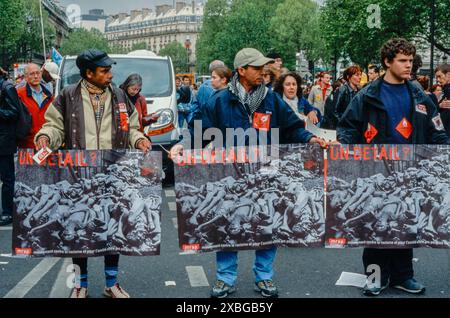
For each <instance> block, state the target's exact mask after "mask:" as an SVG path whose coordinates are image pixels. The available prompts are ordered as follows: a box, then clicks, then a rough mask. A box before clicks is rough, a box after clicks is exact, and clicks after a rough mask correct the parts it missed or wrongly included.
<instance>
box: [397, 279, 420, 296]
mask: <svg viewBox="0 0 450 318" xmlns="http://www.w3.org/2000/svg"><path fill="white" fill-rule="evenodd" d="M392 287H393V288H396V289H400V290H403V291H405V292H407V293H410V294H422V293H423V292H425V286H424V285H422V284H421V283H419V282H418V281H416V280H415V279H414V278H410V279H407V280H405V281H404V282H403V283H401V284H397V285H394V286H392Z"/></svg>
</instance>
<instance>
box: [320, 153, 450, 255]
mask: <svg viewBox="0 0 450 318" xmlns="http://www.w3.org/2000/svg"><path fill="white" fill-rule="evenodd" d="M327 178H328V181H327V231H326V232H327V233H326V243H327V246H329V247H343V246H353V247H357V246H366V247H388V248H396V247H397V248H405V247H447V248H448V247H450V148H449V147H448V146H438V145H377V146H374V145H351V146H345V145H343V146H342V147H332V148H330V153H329V156H328V170H327Z"/></svg>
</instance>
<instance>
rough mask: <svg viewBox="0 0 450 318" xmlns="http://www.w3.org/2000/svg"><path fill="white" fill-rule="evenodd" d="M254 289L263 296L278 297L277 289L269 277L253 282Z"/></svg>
mask: <svg viewBox="0 0 450 318" xmlns="http://www.w3.org/2000/svg"><path fill="white" fill-rule="evenodd" d="M255 291H257V292H259V293H261V295H262V296H263V297H267V298H276V297H278V289H277V287H276V286H275V285H274V283H273V281H272V280H270V279H267V280H262V281H260V282H257V283H255Z"/></svg>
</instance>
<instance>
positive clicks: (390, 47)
mask: <svg viewBox="0 0 450 318" xmlns="http://www.w3.org/2000/svg"><path fill="white" fill-rule="evenodd" d="M397 54H404V55H412V56H415V55H416V47H415V46H414V44H412V43H410V42H408V41H406V40H405V39H402V38H394V39H390V40H389V41H387V42H386V43H385V44H384V45H383V47H382V48H381V64H382V65H383V67H384V68H385V69H387V65H386V63H385V61H384V60H385V59H387V60H388V61H389V62H392V61H393V60H394V58H395V57H396V56H397Z"/></svg>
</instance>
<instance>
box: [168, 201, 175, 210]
mask: <svg viewBox="0 0 450 318" xmlns="http://www.w3.org/2000/svg"><path fill="white" fill-rule="evenodd" d="M169 210H170V211H176V210H177V203H176V202H169Z"/></svg>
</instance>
